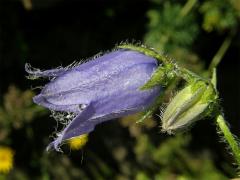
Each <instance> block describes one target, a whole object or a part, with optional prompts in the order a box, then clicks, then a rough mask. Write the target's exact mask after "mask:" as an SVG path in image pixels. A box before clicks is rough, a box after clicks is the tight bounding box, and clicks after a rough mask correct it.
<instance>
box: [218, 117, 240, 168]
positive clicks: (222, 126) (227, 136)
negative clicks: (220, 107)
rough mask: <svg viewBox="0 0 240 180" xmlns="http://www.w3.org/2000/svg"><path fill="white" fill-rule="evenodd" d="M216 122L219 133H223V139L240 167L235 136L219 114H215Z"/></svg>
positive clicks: (239, 153)
mask: <svg viewBox="0 0 240 180" xmlns="http://www.w3.org/2000/svg"><path fill="white" fill-rule="evenodd" d="M216 122H217V126H218V127H219V130H220V133H222V134H223V138H224V140H226V141H227V143H228V144H229V146H230V148H231V150H232V152H233V156H234V158H235V160H236V162H237V165H238V167H240V148H239V144H238V142H237V140H236V138H234V135H233V134H232V133H231V131H230V129H229V127H228V126H227V124H226V121H225V119H224V117H223V116H222V115H221V114H220V115H218V116H217V118H216Z"/></svg>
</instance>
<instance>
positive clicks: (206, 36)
mask: <svg viewBox="0 0 240 180" xmlns="http://www.w3.org/2000/svg"><path fill="white" fill-rule="evenodd" d="M239 20H240V0H209V1H208V0H203V1H197V0H179V1H177V0H148V1H147V0H145V1H143V0H142V1H141V0H138V1H137V0H135V1H134V0H132V1H128V0H114V1H110V0H109V1H108V0H0V179H13V180H15V179H17V180H18V179H19V180H25V179H44V180H48V179H64V180H65V179H66V180H68V179H83V180H85V179H86V180H88V179H96V180H105V179H109V180H112V179H117V180H128V179H136V180H148V179H155V180H161V179H167V180H168V179H169V180H175V179H181V180H182V179H183V180H184V179H213V180H214V179H216V180H218V179H229V178H234V177H237V171H236V170H235V166H234V160H233V158H232V157H231V155H230V154H229V153H228V152H229V150H228V149H226V146H225V144H224V142H221V138H219V135H218V134H217V133H216V126H215V122H214V119H205V120H202V121H199V122H197V123H196V124H195V125H194V126H193V127H192V128H191V129H189V130H188V131H187V132H185V133H183V134H182V133H178V134H176V135H175V136H169V135H167V134H163V133H161V131H160V127H159V126H160V119H159V117H158V116H157V115H156V116H155V117H153V118H151V119H148V120H145V121H144V123H143V124H136V123H135V122H136V121H137V120H138V118H139V117H140V116H139V115H134V116H130V117H125V118H123V119H121V120H117V121H109V122H107V123H104V124H101V125H99V126H97V128H96V129H95V131H94V132H93V133H91V134H90V135H89V137H88V142H87V144H86V145H85V146H84V147H83V148H81V149H80V150H73V149H72V150H71V149H70V147H69V146H68V145H65V146H63V150H64V152H65V153H64V154H62V153H56V152H50V153H46V152H45V147H46V146H47V144H48V143H49V142H50V141H51V140H52V133H53V132H54V131H55V127H56V126H57V123H56V122H55V120H54V119H53V118H52V117H50V112H49V111H48V110H47V109H44V108H42V107H39V106H37V105H35V104H33V103H32V97H33V96H34V94H35V93H38V92H39V89H36V90H35V89H34V90H33V87H34V88H35V87H38V86H39V85H40V84H44V83H46V81H44V80H39V81H38V82H35V81H34V82H32V81H30V80H27V79H26V77H25V76H26V75H27V74H26V73H25V71H24V64H25V63H26V62H29V63H30V64H32V65H33V66H34V67H39V68H41V69H50V68H53V67H58V66H60V65H62V66H66V65H68V64H70V63H72V62H73V61H80V60H84V59H86V58H88V57H91V56H93V55H94V54H97V53H98V52H100V51H102V52H104V51H107V50H110V49H112V48H113V47H114V46H115V45H116V44H118V43H120V42H122V41H124V42H125V41H126V40H128V42H133V40H135V42H142V43H144V44H146V45H148V46H150V47H154V48H155V49H156V50H157V51H159V52H161V53H164V54H166V55H168V56H169V57H171V58H172V59H175V60H176V61H177V63H179V64H181V65H183V66H185V67H187V68H189V69H191V70H192V71H194V72H197V73H199V74H201V75H203V76H206V74H207V68H208V66H209V64H210V62H211V60H212V59H213V57H214V56H216V54H217V57H220V58H221V59H222V62H221V64H220V66H219V68H218V89H219V91H220V97H221V101H222V102H221V104H222V106H223V108H224V112H225V116H226V119H227V121H228V122H229V124H230V126H231V130H232V132H233V133H234V134H236V135H237V136H240V53H239V52H240V31H239V27H240V23H239ZM224 42H225V45H226V44H227V46H226V47H225V50H223V49H221V48H220V47H222V45H223V46H224ZM219 49H220V50H219ZM217 52H220V56H219V53H217ZM221 53H222V55H221ZM168 98H170V96H169V97H166V99H165V101H166V102H167V100H168ZM156 114H159V112H156Z"/></svg>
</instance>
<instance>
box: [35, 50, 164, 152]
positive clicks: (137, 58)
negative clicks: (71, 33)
mask: <svg viewBox="0 0 240 180" xmlns="http://www.w3.org/2000/svg"><path fill="white" fill-rule="evenodd" d="M156 68H157V62H156V60H155V59H154V58H152V57H149V56H146V55H144V54H142V53H139V52H137V51H132V50H124V49H121V50H117V51H114V52H111V53H108V54H105V55H103V56H101V57H98V58H96V59H93V60H92V61H88V62H87V63H84V64H80V65H78V66H75V67H72V68H69V69H67V70H66V69H65V71H64V72H61V71H59V76H57V77H56V78H55V79H53V80H51V81H50V82H49V83H48V84H47V85H46V86H45V87H44V88H43V89H42V91H41V93H40V94H39V95H37V96H35V97H34V102H35V103H37V104H39V105H42V106H45V107H47V108H49V109H51V110H55V111H63V112H71V113H74V114H76V117H75V118H74V119H73V120H72V121H70V123H68V124H67V126H66V127H65V129H64V130H63V131H62V132H61V133H59V135H58V137H57V138H56V139H55V141H54V142H52V143H51V144H50V145H49V146H48V149H50V148H54V149H56V150H59V145H60V144H61V143H62V141H64V140H67V139H71V138H73V137H76V136H79V135H81V134H86V133H89V132H91V131H93V130H94V128H95V126H96V125H97V124H99V123H102V122H104V121H107V120H110V119H113V118H119V117H122V116H125V115H129V114H132V113H136V112H139V111H143V110H145V109H146V108H147V107H149V106H150V105H151V104H152V103H153V101H154V99H155V98H156V97H157V96H158V95H159V93H160V87H155V88H152V89H150V90H140V88H141V87H142V86H143V85H144V84H145V83H146V82H147V81H148V80H149V79H150V78H151V76H152V74H153V72H154V71H155V69H156ZM50 71H51V70H49V71H48V72H50ZM45 72H46V73H47V71H45ZM51 72H54V70H52V71H51ZM56 72H57V70H56ZM38 73H39V71H38ZM31 74H34V72H31Z"/></svg>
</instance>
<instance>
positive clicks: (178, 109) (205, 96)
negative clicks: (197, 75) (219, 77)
mask: <svg viewBox="0 0 240 180" xmlns="http://www.w3.org/2000/svg"><path fill="white" fill-rule="evenodd" d="M215 105H216V93H215V90H214V87H213V86H212V85H211V84H209V83H208V82H205V81H202V80H199V81H197V82H194V83H191V84H189V85H187V86H186V87H185V88H183V89H182V90H181V91H179V92H178V93H177V94H176V96H175V97H174V98H173V99H172V100H171V102H170V103H169V105H168V106H167V107H166V110H165V111H164V112H163V114H162V129H163V131H166V132H168V133H174V132H175V131H177V130H179V129H183V128H185V127H188V126H189V125H191V124H192V123H193V122H195V121H197V120H200V119H201V118H204V117H206V116H208V115H210V114H211V113H212V112H213V110H214V108H215V107H216V106H215Z"/></svg>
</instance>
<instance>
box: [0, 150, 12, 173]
mask: <svg viewBox="0 0 240 180" xmlns="http://www.w3.org/2000/svg"><path fill="white" fill-rule="evenodd" d="M13 156H14V152H13V150H12V149H11V148H8V147H1V146H0V173H8V172H9V171H10V170H11V169H12V167H13Z"/></svg>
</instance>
